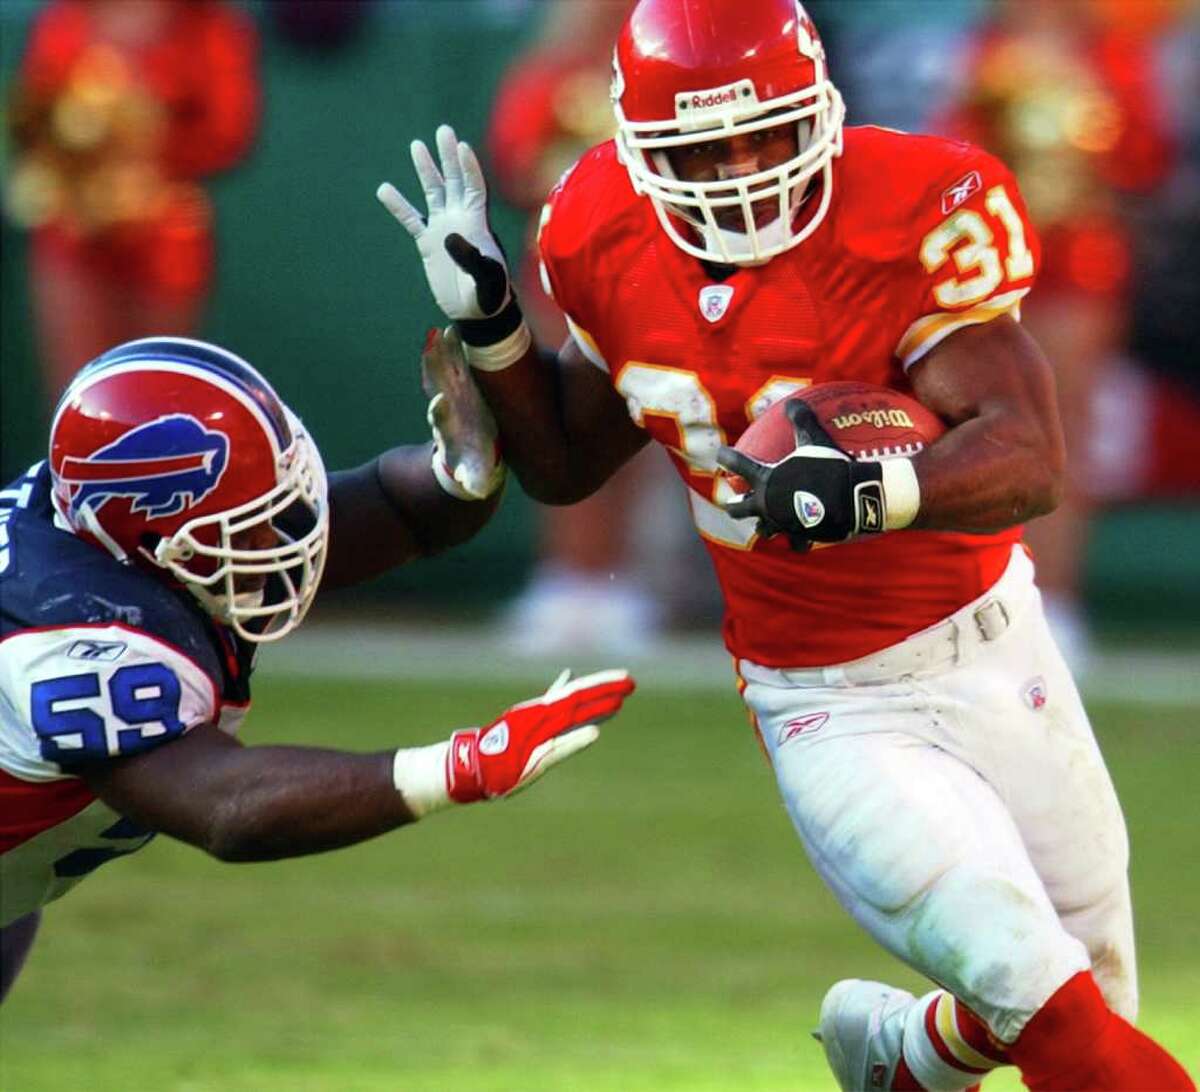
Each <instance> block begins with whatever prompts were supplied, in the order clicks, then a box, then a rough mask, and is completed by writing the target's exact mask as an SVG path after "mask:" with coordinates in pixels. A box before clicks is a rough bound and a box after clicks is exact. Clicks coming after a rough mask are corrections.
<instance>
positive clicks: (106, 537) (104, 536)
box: [78, 504, 133, 565]
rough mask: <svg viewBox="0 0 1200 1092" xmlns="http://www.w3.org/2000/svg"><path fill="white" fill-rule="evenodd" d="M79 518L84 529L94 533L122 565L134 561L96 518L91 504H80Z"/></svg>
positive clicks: (90, 533)
mask: <svg viewBox="0 0 1200 1092" xmlns="http://www.w3.org/2000/svg"><path fill="white" fill-rule="evenodd" d="M78 520H79V522H80V524H82V526H83V529H84V530H85V531H87V533H88V534H89V535H92V536H93V537H94V538H95V539H96V540H97V541H98V542H99V543H100V545H101V546H103V547H104V548H105V549H106V550H107V551H108V552H109V553H110V554H112V555H113V557H115V558H116V559H117V560H118V561H119V562H120V563H121V564H122V565H131V564H132V563H133V562H132V559H131V558H130V556H129V555H128V554H127V553H126V552H125V551H124V550H122V549H121V547H120V545H119V544H118V543H117V541H116V539H114V538H113V537H112V535H110V534H109V533H108V532H107V531H106V530H105V529H104V528H103V527H101V526H100V521H99V520H98V519H97V518H96V513H95V512H93V511H92V506H91V505H90V504H84V505H81V506H80V508H79V516H78Z"/></svg>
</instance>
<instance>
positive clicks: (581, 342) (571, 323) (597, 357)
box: [563, 312, 612, 372]
mask: <svg viewBox="0 0 1200 1092" xmlns="http://www.w3.org/2000/svg"><path fill="white" fill-rule="evenodd" d="M563 317H564V318H566V320H567V330H568V332H569V333H570V334H571V336H572V337H573V338H574V339H575V344H576V345H578V346H579V351H580V352H581V353H583V355H584V356H586V357H587V358H588V360H590V361H591V362H592V363H593V364H595V365H596V367H597V368H599V369H601V371H605V372H611V371H612V369H611V368H609V366H608V361H607V360H605V359H604V354H603V353H602V352H601V351H600V350H599V348H598V347H597V346H596V339H595V338H594V337H592V335H591V334H589V333H588V332H587V331H586V330H585V329H584V328H583V327H582V326H580V325H579V323H577V322H576V321H575V320H574V319H573V318H571V316H570V315H568V314H566V312H563Z"/></svg>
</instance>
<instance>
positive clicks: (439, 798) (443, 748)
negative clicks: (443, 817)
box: [392, 741, 451, 819]
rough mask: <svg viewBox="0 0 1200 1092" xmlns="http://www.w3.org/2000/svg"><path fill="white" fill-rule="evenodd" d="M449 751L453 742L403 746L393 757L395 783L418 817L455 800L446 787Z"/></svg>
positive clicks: (393, 781)
mask: <svg viewBox="0 0 1200 1092" xmlns="http://www.w3.org/2000/svg"><path fill="white" fill-rule="evenodd" d="M449 753H450V744H449V743H448V742H446V741H443V742H441V743H434V744H432V745H431V746H429V747H402V748H401V749H400V750H398V751H397V752H396V755H395V758H393V759H392V783H393V784H394V785H395V786H396V791H397V792H398V793H399V794H400V795H401V796H403V797H404V803H405V804H406V805H407V806H408V810H409V811H411V812H412V814H413V818H414V819H420V818H421V817H422V816H425V815H428V814H429V813H430V812H431V811H440V810H441V809H442V808H444V807H446V806H448V805H449V804H450V803H451V800H450V792H449V790H448V789H447V788H446V759H447V756H448V755H449Z"/></svg>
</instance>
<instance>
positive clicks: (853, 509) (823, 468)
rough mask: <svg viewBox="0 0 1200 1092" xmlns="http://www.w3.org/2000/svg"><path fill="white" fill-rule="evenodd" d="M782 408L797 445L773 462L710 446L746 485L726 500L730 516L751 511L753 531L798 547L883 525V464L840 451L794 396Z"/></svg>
mask: <svg viewBox="0 0 1200 1092" xmlns="http://www.w3.org/2000/svg"><path fill="white" fill-rule="evenodd" d="M787 415H788V418H789V419H790V420H791V422H792V428H793V429H794V430H795V434H796V447H795V450H794V451H792V452H791V454H789V455H787V456H785V457H784V458H782V459H780V460H779V462H777V463H763V462H760V461H759V460H757V459H753V458H751V457H750V456H749V455H746V454H744V453H743V452H741V451H737V450H735V449H734V448H731V447H722V448H721V450H720V451H719V452H718V453H717V462H718V463H719V464H720V465H721V466H722V467H723V468H724V469H725V470H727V471H729V472H730V473H731V474H737V475H740V476H741V477H742V478H744V479H745V480H746V482H747V483H749V486H750V489H749V491H748V492H746V493H742V494H740V495H739V496H737V497H734V498H733V500H731V501H728V502H726V504H725V505H724V508H725V511H726V512H728V513H729V514H730V515H731V516H733V517H734V518H735V519H745V518H747V517H757V519H758V529H759V533H760V534H763V535H776V534H786V535H787V536H788V538H789V540H790V541H791V543H792V546H793V547H795V548H796V549H797V550H806V549H808V548H809V547H810V546H811V545H812V544H813V543H814V542H844V541H845V540H846V539H848V538H852V537H853V536H855V535H862V534H875V533H878V532H881V531H883V530H884V529H885V525H886V523H885V515H886V512H885V507H884V493H883V468H882V465H881V464H880V463H878V462H857V461H855V460H853V459H851V458H850V457H849V456H848V455H846V454H845V453H844V452H842V451H839V450H838V448H837V446H836V445H835V444H834V442H833V440H832V439H831V438H830V437H829V434H828V433H827V432H826V431H825V430H824V429H823V428H822V427H821V425H820V422H818V420H817V417H816V414H814V413H813V411H812V410H811V409H810V408H809V407H808V406H807V405H805V404H804V402H802V401H800V400H799V399H795V400H793V401H792V402H790V403H789V404H788V407H787Z"/></svg>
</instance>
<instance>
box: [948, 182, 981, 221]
mask: <svg viewBox="0 0 1200 1092" xmlns="http://www.w3.org/2000/svg"><path fill="white" fill-rule="evenodd" d="M981 189H983V179H982V178H980V177H979V172H978V171H972V172H971V173H970V174H966V175H963V177H962V178H960V179H959V180H958V181H957V182H955V183H954V185H953V186H948V187H947V188H946V190H945V191H944V192H943V193H942V215H943V216H947V215H949V214H950V213H952V212H953V211H954V210H955V209H956V208H958V206H959V205H961V204H962V203H963V202H964V201H965V200H966V199H967V198H968V197H970V196H971V194H973V193H977V192H978V191H979V190H981Z"/></svg>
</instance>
